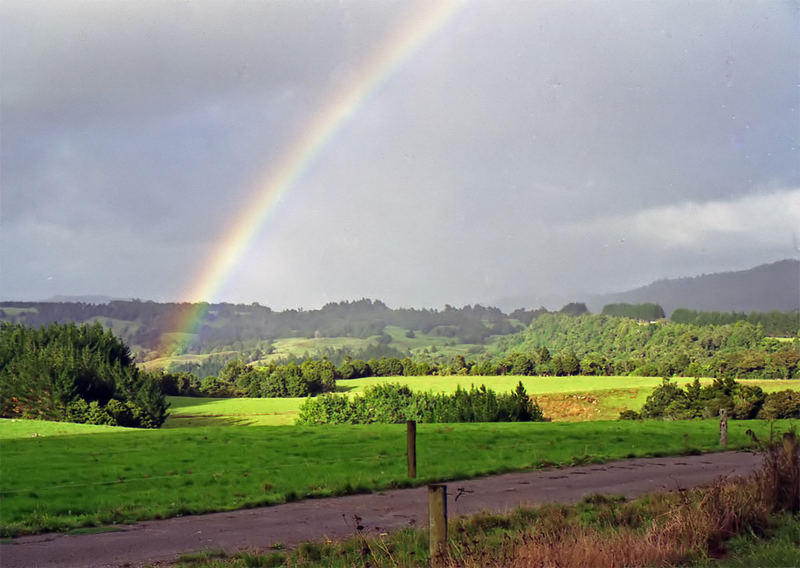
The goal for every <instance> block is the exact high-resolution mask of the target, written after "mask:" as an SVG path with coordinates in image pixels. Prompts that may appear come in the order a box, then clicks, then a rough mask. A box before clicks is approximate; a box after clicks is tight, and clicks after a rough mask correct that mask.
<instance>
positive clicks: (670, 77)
mask: <svg viewBox="0 0 800 568" xmlns="http://www.w3.org/2000/svg"><path fill="white" fill-rule="evenodd" d="M429 9H430V6H429V4H428V3H427V2H411V1H407V0H402V1H400V0H396V1H390V0H386V1H383V0H382V1H380V2H367V1H366V0H364V1H362V0H351V1H349V2H333V1H328V0H323V1H321V2H315V3H306V2H259V3H256V2H242V3H221V2H212V1H210V0H200V1H198V2H191V3H187V2H155V1H145V2H115V3H112V2H107V3H106V2H80V1H77V0H75V1H73V0H61V1H59V2H37V1H33V2H29V1H22V0H5V1H4V2H2V3H0V48H1V49H2V53H3V57H2V58H1V59H0V77H2V85H3V86H2V99H1V100H0V113H1V114H0V136H1V137H2V140H1V144H0V190H2V196H1V197H0V238H1V240H0V292H1V294H0V296H2V298H3V299H40V298H47V297H50V296H53V295H56V294H63V295H79V294H106V295H111V296H118V297H140V298H149V299H155V300H181V299H184V297H185V294H186V293H187V290H189V289H190V288H192V280H193V279H195V278H197V277H198V276H197V275H198V274H200V273H202V269H203V267H204V265H206V264H208V262H209V261H210V255H212V254H213V250H214V244H215V243H216V242H218V241H219V240H220V239H221V238H222V237H223V236H224V235H226V234H228V233H229V232H230V230H231V227H232V225H233V224H235V223H236V220H237V219H238V218H239V217H240V216H241V214H242V211H243V210H244V209H245V208H247V207H250V206H251V204H252V203H253V201H254V198H255V195H257V193H258V191H259V190H260V186H259V180H261V179H263V178H264V176H266V175H268V174H269V172H270V171H272V170H274V169H275V168H276V167H277V166H278V164H280V161H281V159H282V157H283V156H284V155H285V152H286V151H287V148H288V147H289V146H290V145H291V144H292V142H293V141H295V140H296V139H297V138H298V137H302V136H303V133H304V132H305V131H306V129H307V128H308V125H309V124H310V123H311V120H312V119H313V117H314V116H316V115H317V113H319V112H321V111H322V110H324V109H325V108H326V107H325V105H326V103H327V102H329V101H330V99H331V97H332V96H333V95H334V94H335V93H336V92H338V91H339V90H340V89H342V88H344V87H346V86H347V81H348V80H349V77H351V76H352V75H353V73H356V72H357V71H358V70H359V69H360V68H361V67H362V66H363V65H364V64H365V62H366V61H367V60H368V58H369V56H370V55H371V54H373V53H375V52H376V51H377V50H379V49H380V48H381V47H382V46H384V45H385V43H386V42H387V41H388V38H390V37H392V35H393V33H394V32H395V31H396V30H397V29H398V27H399V26H401V25H403V24H404V23H405V22H408V21H409V20H410V19H411V20H414V19H416V20H419V21H424V19H425V17H426V14H427V12H428V11H429ZM798 24H800V13H799V12H798V7H797V5H796V4H794V3H791V2H779V1H775V2H766V1H764V2H753V3H728V2H706V3H700V4H694V5H679V4H677V3H674V2H668V1H666V0H664V1H654V2H648V3H643V2H627V3H624V2H613V3H612V2H608V3H592V2H571V3H562V2H510V1H509V2H505V1H504V2H500V3H497V2H489V1H484V0H477V1H474V2H467V3H464V4H463V5H462V6H459V7H458V8H457V9H456V10H455V13H454V15H453V16H452V17H451V18H450V19H449V20H448V21H447V22H446V23H445V24H444V25H443V26H442V27H441V29H439V30H438V31H437V32H436V33H435V34H434V35H433V36H432V37H431V38H430V39H429V40H428V41H427V42H425V44H424V45H422V46H421V47H420V48H419V49H418V50H417V51H415V52H414V53H412V54H411V55H410V57H409V58H408V59H407V60H406V61H404V62H403V64H402V65H400V66H399V67H398V69H397V70H396V71H395V72H394V73H393V74H391V75H390V76H389V77H388V78H387V79H386V80H385V81H384V82H383V83H381V84H380V85H379V87H378V88H377V89H376V90H375V91H374V92H373V93H372V94H371V95H370V96H369V97H368V98H367V99H366V100H365V101H364V103H363V104H362V105H361V106H360V107H359V108H358V110H357V111H356V113H355V114H354V116H353V117H352V119H351V120H350V121H348V122H347V123H346V124H345V125H344V126H343V127H342V128H341V129H340V130H339V131H338V132H337V133H336V135H335V136H334V137H333V139H332V140H331V142H330V143H329V144H328V145H327V146H326V147H325V148H324V150H323V151H322V152H321V153H320V154H319V155H318V156H316V158H315V159H314V160H313V161H312V162H311V164H310V166H309V167H308V168H307V169H306V170H305V171H304V174H303V175H302V176H301V177H300V179H299V180H298V181H297V182H296V183H295V184H293V185H292V187H291V188H290V189H289V190H288V192H287V194H286V196H285V198H284V199H283V200H282V201H281V203H280V204H279V205H278V206H277V208H276V209H275V211H274V212H273V213H272V214H271V215H270V216H269V217H268V218H267V221H266V222H265V224H264V225H263V227H262V228H261V230H260V231H259V232H258V234H257V235H256V236H255V237H254V239H253V240H252V242H251V243H250V245H249V247H248V250H247V251H246V253H245V255H244V257H243V258H242V259H241V260H240V261H239V262H238V263H237V265H236V266H235V268H234V269H233V270H232V271H231V273H230V274H229V275H228V277H227V278H226V279H225V281H224V283H222V286H221V287H220V288H219V291H218V297H216V298H209V299H210V300H227V301H237V302H248V303H249V302H252V301H258V302H261V303H262V304H266V305H270V306H273V307H276V308H282V307H295V306H305V307H312V306H318V305H320V304H322V303H324V302H326V301H329V300H340V299H353V298H360V297H365V296H366V297H375V298H380V299H383V300H384V301H386V302H387V303H389V304H390V305H412V306H441V305H443V304H444V303H450V304H455V305H460V304H463V303H473V302H482V303H491V302H492V301H493V300H496V299H498V298H503V297H510V296H523V295H548V294H554V293H574V294H579V293H583V292H585V293H589V292H598V293H599V292H605V291H611V290H619V289H624V288H628V287H633V286H637V285H641V284H645V283H647V282H649V281H650V280H653V279H655V278H660V277H677V276H686V275H692V274H698V273H702V272H712V271H716V270H733V269H742V268H748V267H750V266H754V265H756V264H760V263H764V262H772V261H775V260H778V259H781V258H787V257H791V256H795V255H796V252H795V250H794V245H793V242H794V239H795V235H796V236H800V155H799V152H800V151H799V150H798V142H799V140H800V115H799V114H798V113H799V110H798V109H799V108H800V94H798V93H799V92H798V88H797V86H798V84H800V66H799V65H798V63H797V62H798V61H800V34H798V33H797V32H798V29H800V26H798Z"/></svg>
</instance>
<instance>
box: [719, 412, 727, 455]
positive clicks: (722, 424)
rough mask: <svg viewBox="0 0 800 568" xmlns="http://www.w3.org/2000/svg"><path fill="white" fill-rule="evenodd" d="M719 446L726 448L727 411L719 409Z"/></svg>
mask: <svg viewBox="0 0 800 568" xmlns="http://www.w3.org/2000/svg"><path fill="white" fill-rule="evenodd" d="M719 445H720V446H723V447H727V446H728V411H727V410H725V409H724V408H720V409H719Z"/></svg>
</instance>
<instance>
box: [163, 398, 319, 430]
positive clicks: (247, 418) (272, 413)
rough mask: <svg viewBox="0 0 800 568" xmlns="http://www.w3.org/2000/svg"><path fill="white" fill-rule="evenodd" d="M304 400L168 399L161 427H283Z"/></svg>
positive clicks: (289, 421)
mask: <svg viewBox="0 0 800 568" xmlns="http://www.w3.org/2000/svg"><path fill="white" fill-rule="evenodd" d="M304 400H305V399H304V398H193V397H188V396H169V397H167V401H168V402H169V404H170V408H169V412H170V415H169V418H167V421H166V423H165V424H164V426H163V427H164V428H182V427H187V426H286V425H291V424H294V419H295V417H296V416H297V411H298V410H299V408H300V405H301V404H302V403H303V401H304Z"/></svg>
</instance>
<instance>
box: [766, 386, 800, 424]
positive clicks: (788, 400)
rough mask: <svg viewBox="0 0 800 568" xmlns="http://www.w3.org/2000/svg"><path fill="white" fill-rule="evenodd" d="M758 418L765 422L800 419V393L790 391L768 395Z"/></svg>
mask: <svg viewBox="0 0 800 568" xmlns="http://www.w3.org/2000/svg"><path fill="white" fill-rule="evenodd" d="M758 417H759V418H765V419H767V420H777V419H780V418H800V393H798V392H795V391H792V390H783V391H778V392H772V393H769V394H768V395H767V396H766V399H765V400H764V405H763V406H762V407H761V412H759V414H758Z"/></svg>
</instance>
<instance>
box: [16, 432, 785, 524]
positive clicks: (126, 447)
mask: <svg viewBox="0 0 800 568" xmlns="http://www.w3.org/2000/svg"><path fill="white" fill-rule="evenodd" d="M20 422H21V424H20ZM22 424H24V422H22V421H18V423H12V422H11V421H10V420H2V421H0V432H3V431H7V432H10V430H7V429H9V428H13V429H14V430H13V432H14V435H13V436H11V435H6V434H3V435H4V439H3V442H2V454H3V459H2V464H1V465H0V468H1V469H0V471H1V472H2V475H0V499H2V507H0V532H1V533H2V535H5V536H8V535H13V534H20V533H28V532H43V531H51V530H66V529H70V528H75V527H81V526H96V525H106V524H117V523H129V522H133V521H136V520H140V519H152V518H164V517H170V516H175V515H183V514H195V513H202V512H208V511H221V510H231V509H237V508H243V507H253V506H259V505H269V504H274V503H281V502H285V501H288V500H293V499H300V498H307V497H321V496H329V495H339V494H345V493H353V492H360V491H375V490H380V489H384V488H389V487H399V486H406V485H410V484H412V483H414V484H426V483H430V482H434V481H443V480H449V479H461V478H468V477H475V476H480V475H486V474H491V473H499V472H505V471H512V470H521V469H528V468H537V467H542V466H544V465H547V464H573V463H585V462H594V461H602V460H609V459H617V458H625V457H633V456H655V455H667V454H683V453H696V452H698V451H703V452H705V451H713V450H717V449H718V446H717V438H718V423H717V421H715V420H707V421H676V422H661V421H645V422H633V421H630V422H628V421H606V422H592V423H555V422H553V423H546V422H545V423H541V422H540V423H498V424H449V425H443V424H420V425H418V430H417V431H418V442H417V464H418V475H419V477H418V478H417V479H416V480H413V482H412V481H411V480H409V479H407V478H406V463H405V425H397V424H388V425H387V424H373V425H357V426H354V425H337V426H324V427H322V426H318V427H298V426H271V427H263V426H254V427H249V428H216V427H196V428H178V429H161V430H123V429H113V430H111V431H108V432H99V431H97V430H96V429H94V428H91V427H89V429H88V430H87V431H86V432H87V434H83V433H78V432H79V431H80V427H78V426H74V427H75V428H76V430H75V431H74V433H71V434H64V433H62V434H61V435H47V428H49V427H47V426H45V425H44V423H42V422H30V423H29V424H30V430H29V431H25V430H24V429H23V428H22ZM777 426H778V427H779V428H783V429H786V428H788V426H789V423H788V421H782V422H780V423H778V424H777ZM59 427H60V426H59ZM59 427H54V428H59ZM84 428H86V427H84ZM769 428H770V425H769V424H768V423H765V422H762V421H747V422H739V421H731V422H730V423H729V442H730V447H731V448H743V447H747V446H748V444H749V443H750V441H749V438H748V436H747V435H746V434H745V431H746V430H747V429H752V430H754V431H755V432H757V433H758V435H759V436H760V437H766V436H768V432H769ZM32 432H37V433H39V435H38V436H36V437H32V436H31V433H32Z"/></svg>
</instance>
